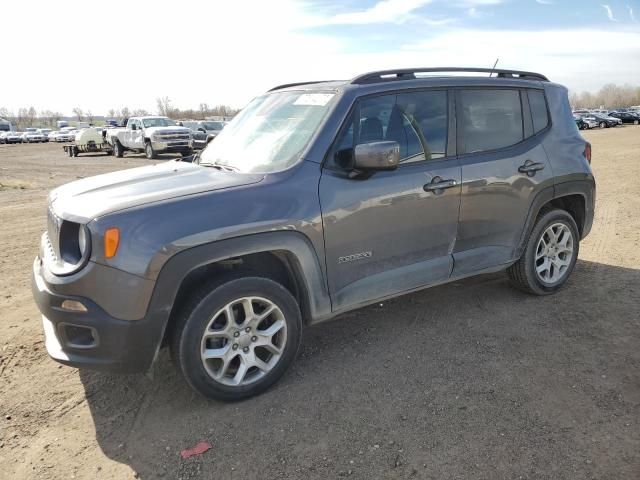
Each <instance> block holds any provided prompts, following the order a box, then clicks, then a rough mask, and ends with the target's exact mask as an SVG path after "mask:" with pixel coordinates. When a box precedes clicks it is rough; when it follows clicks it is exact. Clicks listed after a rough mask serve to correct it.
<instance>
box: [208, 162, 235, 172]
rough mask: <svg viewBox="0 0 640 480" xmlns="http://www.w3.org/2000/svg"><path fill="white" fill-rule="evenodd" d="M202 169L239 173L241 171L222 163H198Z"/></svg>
mask: <svg viewBox="0 0 640 480" xmlns="http://www.w3.org/2000/svg"><path fill="white" fill-rule="evenodd" d="M198 165H200V166H202V167H211V168H217V169H218V170H224V171H225V172H239V171H240V169H238V168H236V167H232V166H231V165H223V164H221V163H198Z"/></svg>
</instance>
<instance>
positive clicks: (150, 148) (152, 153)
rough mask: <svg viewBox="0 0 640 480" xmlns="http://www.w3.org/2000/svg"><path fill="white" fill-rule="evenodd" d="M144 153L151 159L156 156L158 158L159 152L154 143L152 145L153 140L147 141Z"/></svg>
mask: <svg viewBox="0 0 640 480" xmlns="http://www.w3.org/2000/svg"><path fill="white" fill-rule="evenodd" d="M144 154H145V156H146V157H147V158H148V159H149V160H153V159H154V158H158V154H157V153H156V151H155V150H154V149H153V145H151V142H146V143H145V144H144Z"/></svg>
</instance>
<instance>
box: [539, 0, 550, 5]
mask: <svg viewBox="0 0 640 480" xmlns="http://www.w3.org/2000/svg"><path fill="white" fill-rule="evenodd" d="M536 2H538V3H539V4H540V5H553V2H552V1H551V0H536Z"/></svg>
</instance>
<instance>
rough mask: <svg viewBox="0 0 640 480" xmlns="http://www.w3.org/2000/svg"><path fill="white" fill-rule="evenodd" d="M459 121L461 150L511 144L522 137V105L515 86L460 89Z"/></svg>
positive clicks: (480, 149)
mask: <svg viewBox="0 0 640 480" xmlns="http://www.w3.org/2000/svg"><path fill="white" fill-rule="evenodd" d="M460 103H461V105H460V107H461V111H460V114H459V118H458V120H459V122H460V124H461V134H462V138H463V140H464V152H465V153H471V152H482V151H488V150H496V149H498V148H504V147H508V146H510V145H515V144H516V143H518V142H520V141H522V139H523V128H522V106H521V103H520V92H518V91H517V90H463V91H461V92H460Z"/></svg>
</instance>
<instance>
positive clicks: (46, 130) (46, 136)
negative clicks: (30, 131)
mask: <svg viewBox="0 0 640 480" xmlns="http://www.w3.org/2000/svg"><path fill="white" fill-rule="evenodd" d="M37 132H38V133H39V134H40V135H42V136H43V137H44V140H43V141H45V142H48V141H49V134H50V133H51V129H50V128H39V129H38V130H37Z"/></svg>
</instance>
